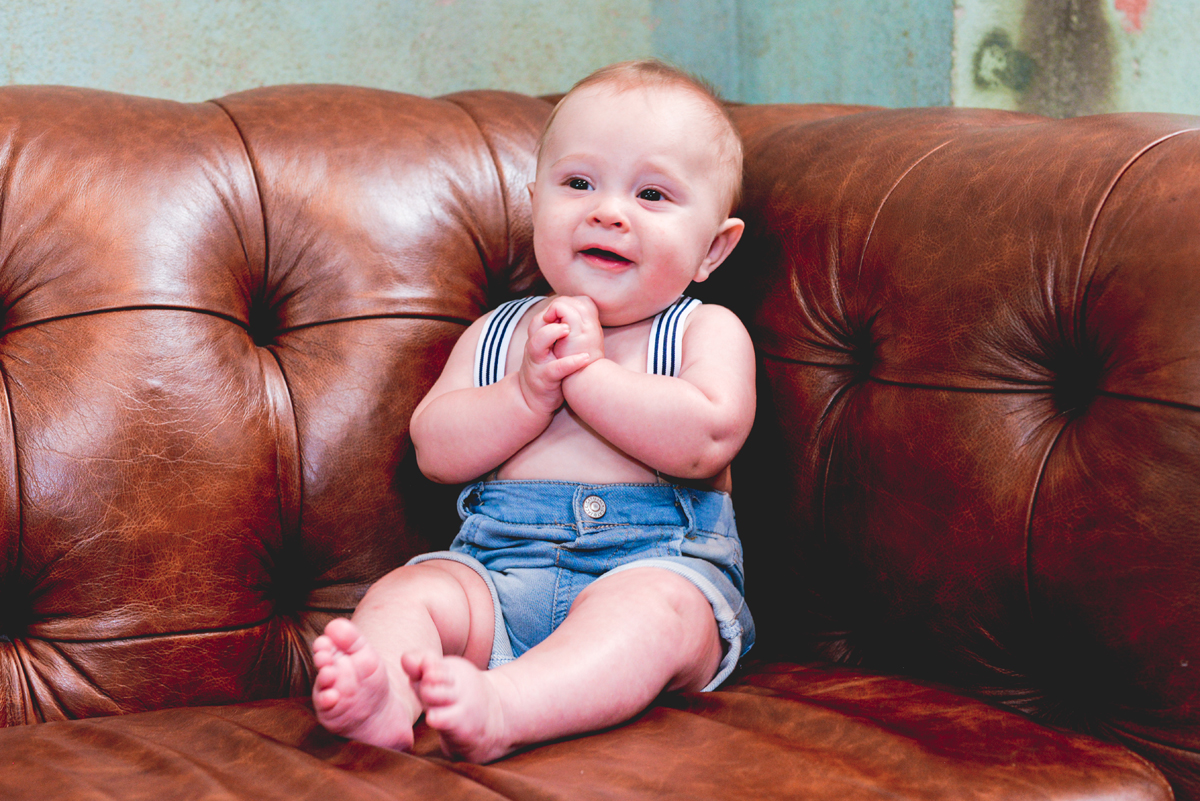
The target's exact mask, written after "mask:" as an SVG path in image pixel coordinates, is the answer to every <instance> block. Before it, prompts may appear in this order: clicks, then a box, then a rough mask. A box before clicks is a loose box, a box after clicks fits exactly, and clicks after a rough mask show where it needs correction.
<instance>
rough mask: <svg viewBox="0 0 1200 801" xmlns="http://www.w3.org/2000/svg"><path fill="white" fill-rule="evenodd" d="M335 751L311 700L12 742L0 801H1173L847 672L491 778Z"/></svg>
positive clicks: (95, 726)
mask: <svg viewBox="0 0 1200 801" xmlns="http://www.w3.org/2000/svg"><path fill="white" fill-rule="evenodd" d="M417 734H418V737H417V745H416V748H415V755H414V754H401V753H396V752H392V751H386V750H381V749H377V748H373V747H371V746H365V745H362V744H359V743H353V742H348V741H345V740H342V739H340V738H337V737H334V736H333V735H330V734H329V733H328V732H326V731H325V730H324V729H322V728H321V727H320V726H319V725H318V724H317V723H316V721H315V719H314V718H313V716H312V711H311V708H310V707H309V706H308V704H307V703H306V702H303V701H268V702H258V703H253V704H244V705H239V706H229V707H214V708H189V709H178V710H167V711H161V712H148V713H140V714H135V715H126V716H122V717H116V718H98V719H91V720H84V721H72V722H64V723H46V724H40V725H37V726H33V727H25V728H21V729H9V730H4V731H0V795H3V797H5V798H9V799H30V800H31V801H41V799H44V798H47V797H51V798H68V797H69V798H72V799H77V800H78V801H90V799H108V798H112V797H114V796H115V797H120V798H122V799H130V800H132V799H155V800H156V801H157V799H161V798H172V799H175V801H183V799H189V798H205V799H213V800H215V799H254V801H270V800H271V799H280V800H281V801H283V800H284V799H287V801H292V800H293V799H298V798H310V797H312V798H316V797H321V798H326V797H334V798H337V799H339V801H351V800H352V799H359V798H362V799H382V798H463V799H476V798H478V799H498V798H536V799H542V800H543V801H546V800H548V799H570V801H578V800H579V799H602V798H630V799H636V798H644V799H680V801H683V800H684V799H714V800H716V799H722V800H725V799H747V800H749V799H756V800H757V799H771V798H804V799H812V800H813V801H823V800H825V799H828V801H854V799H880V798H923V799H954V800H955V801H959V800H961V799H1028V798H1034V797H1036V798H1039V799H1047V800H1050V799H1079V798H1094V797H1105V798H1121V799H1129V801H1134V800H1138V801H1140V800H1142V799H1144V800H1145V801H1150V800H1151V799H1154V800H1155V801H1165V799H1168V798H1170V797H1171V796H1170V789H1169V788H1168V787H1167V785H1166V782H1165V781H1164V780H1163V778H1162V776H1161V775H1160V774H1159V773H1158V772H1157V771H1156V770H1155V769H1154V768H1153V767H1151V766H1150V765H1149V764H1147V763H1146V762H1145V761H1144V760H1142V759H1141V758H1139V757H1136V756H1134V755H1133V754H1131V753H1129V752H1128V751H1125V750H1124V749H1122V748H1120V747H1118V746H1113V745H1108V744H1104V743H1101V742H1099V741H1096V740H1093V739H1091V738H1088V737H1084V736H1081V735H1076V734H1068V733H1065V732H1060V731H1056V730H1053V729H1047V728H1044V727H1042V726H1039V725H1037V724H1035V723H1032V722H1030V721H1029V720H1027V719H1025V718H1024V717H1022V716H1020V715H1017V714H1015V713H1013V712H1009V711H1006V710H1002V709H999V708H996V707H993V706H989V705H987V704H984V703H980V702H978V701H974V700H970V699H967V698H963V697H961V696H957V695H954V694H951V693H949V692H947V691H945V690H942V689H938V688H936V687H933V686H929V685H925V684H919V683H913V682H909V681H905V680H901V679H896V678H890V677H886V676H880V675H875V674H870V673H865V672H860V671H855V670H850V669H847V668H831V667H818V666H809V667H801V666H796V665H767V666H758V667H757V668H756V669H753V670H751V671H748V672H746V673H744V674H743V675H742V676H741V677H740V678H739V679H738V680H736V681H735V682H733V683H732V684H731V685H729V686H727V687H726V688H725V689H723V690H722V691H719V692H715V693H708V694H701V693H692V694H684V695H679V696H669V697H666V698H664V699H663V701H662V703H661V704H659V705H656V706H654V707H652V708H651V709H649V710H648V711H647V712H645V713H644V714H642V715H640V716H639V717H637V718H636V719H635V720H633V721H632V722H630V723H629V724H627V725H624V726H620V727H617V728H615V729H611V730H609V731H606V732H602V733H600V734H596V735H592V736H588V737H580V738H573V739H568V740H564V741H561V742H556V743H551V744H549V745H544V746H541V747H538V748H533V749H529V750H526V751H523V752H520V753H517V754H514V755H512V756H510V757H508V758H507V759H503V760H501V761H499V762H496V763H493V764H491V765H485V766H479V765H470V764H466V763H455V762H449V761H447V760H445V759H443V758H441V757H440V756H438V755H437V754H438V750H437V740H436V737H435V734H434V732H433V731H432V730H430V729H428V728H426V727H424V726H423V725H422V726H420V727H418V733H417Z"/></svg>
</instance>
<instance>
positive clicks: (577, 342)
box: [520, 295, 604, 415]
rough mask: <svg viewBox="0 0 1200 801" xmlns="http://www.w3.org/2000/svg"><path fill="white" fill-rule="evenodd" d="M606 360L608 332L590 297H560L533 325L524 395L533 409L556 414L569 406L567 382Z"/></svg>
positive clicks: (523, 373) (522, 379)
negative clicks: (566, 380)
mask: <svg viewBox="0 0 1200 801" xmlns="http://www.w3.org/2000/svg"><path fill="white" fill-rule="evenodd" d="M603 358H604V329H603V328H602V327H601V325H600V315H599V312H598V311H597V309H596V304H595V303H593V302H592V299H591V298H589V297H586V296H582V295H581V296H577V297H573V296H567V295H559V296H557V297H555V298H554V299H553V300H551V302H550V305H549V306H547V307H546V310H545V311H544V312H543V313H542V314H541V315H540V316H538V317H535V318H534V319H533V320H532V321H531V322H530V324H529V338H528V339H527V340H526V342H525V354H524V356H523V358H522V360H521V371H520V382H521V394H522V395H524V397H525V402H526V403H527V404H528V405H529V408H531V409H533V410H535V411H538V412H542V413H545V414H548V415H553V414H554V413H555V412H557V411H558V410H559V408H561V407H562V405H563V403H565V398H564V396H563V381H564V380H565V379H566V378H567V377H568V376H570V375H572V374H573V373H576V372H578V371H579V370H582V369H583V368H584V367H586V366H588V365H589V364H592V363H594V362H596V361H599V360H600V359H603Z"/></svg>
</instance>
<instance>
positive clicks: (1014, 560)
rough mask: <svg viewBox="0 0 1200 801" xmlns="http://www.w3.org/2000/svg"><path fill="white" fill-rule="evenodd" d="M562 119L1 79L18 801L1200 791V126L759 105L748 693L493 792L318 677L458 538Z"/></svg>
mask: <svg viewBox="0 0 1200 801" xmlns="http://www.w3.org/2000/svg"><path fill="white" fill-rule="evenodd" d="M549 111H550V105H549V103H547V102H546V101H545V100H542V99H539V98H534V97H527V96H521V95H515V94H507V93H499V92H486V91H482V92H465V93H460V94H456V95H451V96H448V97H443V98H437V99H426V98H417V97H411V96H406V95H400V94H395V93H389V92H385V91H378V90H367V89H356V88H348V87H328V86H324V87H317V86H307V87H306V86H293V87H273V88H265V89H260V90H254V91H250V92H246V93H242V94H237V95H232V96H229V97H225V98H222V99H219V100H216V101H213V102H210V103H201V104H180V103H174V102H169V101H163V100H151V99H145V98H136V97H128V96H122V95H116V94H107V93H102V92H97V91H88V90H78V89H67V88H45V87H42V88H32V87H7V88H4V89H0V322H2V328H0V331H2V334H0V377H2V379H3V390H4V391H3V393H0V531H2V532H3V533H2V534H0V721H3V723H4V724H6V727H5V728H4V729H2V730H0V797H3V798H11V799H38V800H39V801H44V800H45V799H58V798H69V799H113V798H119V799H127V798H128V799H143V798H144V799H151V798H153V799H160V798H172V799H193V798H195V799H200V798H203V799H225V798H239V799H241V798H246V799H250V798H253V799H296V798H316V797H322V798H324V797H335V798H338V799H346V800H348V799H359V798H363V799H378V798H466V799H475V798H478V799H495V798H523V799H524V798H530V799H533V798H536V799H557V798H562V799H586V798H613V797H620V798H677V799H708V798H711V799H734V798H737V799H765V798H767V799H769V798H808V799H838V800H841V799H877V798H883V797H887V798H920V799H934V798H936V799H1001V798H1004V799H1017V798H1020V799H1027V798H1038V799H1068V798H1069V799H1084V798H1105V799H1116V798H1120V799H1166V798H1170V797H1171V796H1172V792H1174V794H1176V795H1177V796H1178V797H1180V798H1200V761H1198V759H1197V751H1198V749H1200V728H1198V721H1200V694H1198V693H1200V615H1198V614H1197V613H1198V605H1200V593H1198V592H1197V589H1198V582H1200V539H1198V538H1197V535H1198V533H1200V133H1198V132H1197V127H1198V123H1200V120H1197V119H1194V118H1187V117H1172V116H1166V115H1152V114H1127V115H1111V116H1101V117H1092V118H1083V119H1075V120H1069V121H1054V120H1048V119H1043V118H1038V117H1032V116H1023V115H1018V114H1010V113H1004V112H996V111H969V110H951V109H917V110H895V111H888V110H873V109H862V108H850V107H833V106H741V107H737V108H736V109H735V111H734V114H735V117H736V120H737V122H738V124H739V126H740V127H741V129H742V131H743V133H744V136H745V140H746V151H747V166H746V192H745V199H744V202H743V204H742V208H741V210H740V214H741V216H743V217H744V219H746V221H747V235H746V237H745V239H744V240H743V244H742V245H740V246H739V248H738V251H737V253H736V254H735V257H734V258H733V259H732V260H731V262H730V263H728V264H727V265H725V266H723V267H722V268H721V269H720V270H719V271H718V272H717V273H716V274H715V275H714V276H713V278H712V279H711V280H710V281H709V282H707V283H706V284H703V285H700V286H698V287H697V292H698V294H699V295H700V296H701V297H702V298H704V299H705V300H708V301H716V302H722V303H725V304H727V305H729V306H730V307H731V308H733V309H734V310H735V311H737V312H738V313H739V314H740V315H742V317H743V319H744V320H745V321H746V323H747V325H748V326H749V327H750V329H751V332H752V334H753V336H754V338H755V341H756V344H757V347H758V350H759V354H760V364H759V377H760V384H761V386H760V392H759V410H758V417H757V421H756V427H755V431H754V434H753V435H752V437H751V440H750V442H749V443H747V446H746V448H745V450H744V451H743V453H742V454H741V455H740V456H739V458H738V461H737V463H736V465H735V473H734V475H735V501H736V505H737V509H738V515H739V525H740V528H741V532H742V537H743V540H744V543H745V549H746V574H747V583H748V589H749V602H750V604H751V608H752V609H753V611H754V614H755V617H756V621H757V624H758V632H759V637H758V639H759V642H758V645H757V646H756V650H755V652H753V653H752V655H751V656H752V657H754V659H753V660H752V661H750V662H748V663H747V664H746V665H745V666H743V667H742V668H741V669H740V670H739V672H738V673H737V674H736V675H735V676H734V678H733V679H732V680H731V681H730V682H729V683H728V684H727V685H725V686H724V687H723V688H722V689H721V690H720V691H718V692H715V693H712V694H705V695H701V694H687V695H677V696H667V697H664V698H662V699H661V701H660V702H659V703H657V704H655V705H654V706H652V707H651V708H650V709H649V710H647V711H646V712H645V713H644V714H642V715H640V716H639V717H637V718H636V719H634V720H633V721H631V722H629V723H628V724H626V725H623V726H619V727H616V728H614V729H612V730H608V731H604V732H600V733H596V734H593V735H590V736H585V737H579V738H572V739H569V740H565V741H561V742H556V743H551V744H547V745H543V746H541V747H537V748H533V749H529V750H526V751H523V752H520V753H517V754H515V755H513V756H511V757H509V758H507V759H504V760H501V761H499V762H496V763H494V764H491V765H486V766H477V765H469V764H463V763H455V762H450V761H447V760H445V759H443V758H441V757H440V756H438V753H437V747H436V741H435V738H434V737H433V736H432V734H431V732H430V731H429V730H428V729H426V728H425V727H423V726H421V727H419V728H418V740H417V745H416V747H415V748H414V751H413V753H396V752H391V751H386V750H381V749H377V748H372V747H368V746H363V745H360V744H357V743H353V742H347V741H345V740H342V739H340V738H338V737H334V736H332V735H330V734H329V733H327V732H326V731H325V730H324V729H322V728H321V727H320V726H318V725H317V724H316V722H315V720H314V718H313V715H312V711H311V706H310V704H309V702H308V700H307V694H308V689H309V681H310V678H311V675H312V668H311V664H310V661H309V650H308V649H309V642H310V641H311V640H312V638H313V637H314V636H315V634H316V633H317V632H318V631H319V630H320V629H321V628H322V627H323V626H324V624H325V623H326V621H328V620H329V619H330V618H331V617H332V616H334V615H344V614H348V613H349V612H350V611H351V610H352V609H353V607H354V605H355V603H356V601H357V600H358V599H359V598H360V597H361V596H362V594H363V592H364V591H365V588H366V587H367V586H368V585H369V584H370V583H371V582H372V581H373V580H374V579H376V578H378V577H379V576H380V575H382V574H383V573H384V572H386V571H387V570H389V569H391V568H392V567H394V566H396V565H398V564H401V563H403V562H404V561H405V560H407V559H408V557H410V556H411V555H413V554H415V553H418V552H421V551H425V550H429V549H433V548H438V547H443V546H444V545H445V544H446V543H447V542H448V541H449V540H450V538H451V537H452V536H453V533H454V530H455V527H456V523H457V518H456V516H455V514H454V504H453V497H454V494H455V488H453V487H440V486H437V485H434V484H432V483H430V482H428V481H426V480H425V479H423V478H422V477H421V476H420V474H419V473H418V471H417V469H416V467H415V463H414V460H413V455H412V450H411V448H410V443H409V440H408V437H407V425H408V418H409V415H410V413H411V411H412V409H413V407H414V405H415V404H416V403H417V401H418V400H419V399H420V398H421V396H422V394H423V393H424V392H425V390H426V389H427V388H428V387H429V386H430V384H431V383H432V381H433V380H434V378H435V377H436V375H437V373H438V370H439V367H440V365H441V363H442V362H443V360H444V359H445V358H446V356H447V354H448V352H449V349H450V347H451V345H452V344H453V342H454V340H455V338H456V337H457V336H458V334H459V333H460V332H461V331H462V330H463V328H464V327H465V326H466V325H467V324H468V323H469V322H470V321H471V320H473V319H475V318H477V317H478V316H479V315H481V314H483V313H484V312H485V311H487V310H488V309H489V308H491V307H493V306H495V305H496V304H497V303H499V302H501V301H503V300H505V299H507V298H510V297H513V296H516V295H519V294H522V293H526V292H529V291H531V290H534V289H537V288H538V283H539V278H538V274H537V270H536V266H535V264H534V262H533V258H532V252H531V247H530V221H529V220H530V215H529V203H528V196H527V193H526V189H525V186H526V184H527V182H528V181H529V180H530V179H531V177H532V174H533V166H534V165H533V155H532V151H533V147H534V143H535V140H536V138H537V135H538V132H539V130H540V127H541V125H542V123H543V121H544V120H545V119H546V116H547V115H548V113H549Z"/></svg>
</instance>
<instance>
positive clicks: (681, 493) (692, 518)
mask: <svg viewBox="0 0 1200 801" xmlns="http://www.w3.org/2000/svg"><path fill="white" fill-rule="evenodd" d="M671 489H673V490H675V505H676V506H677V507H679V510H680V511H682V512H683V517H684V519H685V520H687V530H688V533H689V534H692V533H694V532H695V531H696V510H695V509H694V508H693V507H692V493H691V492H689V491H688V490H686V489H684V488H683V487H680V486H679V485H677V484H673V485H671Z"/></svg>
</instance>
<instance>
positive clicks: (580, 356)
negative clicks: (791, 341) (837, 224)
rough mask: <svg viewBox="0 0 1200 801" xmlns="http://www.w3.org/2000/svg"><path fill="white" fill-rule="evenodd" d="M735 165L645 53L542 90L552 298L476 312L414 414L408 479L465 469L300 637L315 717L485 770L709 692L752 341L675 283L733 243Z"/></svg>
mask: <svg viewBox="0 0 1200 801" xmlns="http://www.w3.org/2000/svg"><path fill="white" fill-rule="evenodd" d="M741 162H742V154H741V143H740V141H739V139H738V136H737V133H736V131H735V130H734V129H733V126H732V125H731V123H730V121H729V119H728V117H727V116H726V114H725V112H724V110H723V109H722V107H721V106H720V104H719V103H718V102H717V101H716V100H715V99H714V97H713V96H712V94H711V93H710V92H709V91H708V90H707V89H705V88H704V87H703V85H701V84H699V83H698V82H696V81H695V80H693V79H692V78H690V77H688V76H686V75H684V74H682V73H680V72H678V71H676V70H674V69H672V68H670V67H667V66H665V65H663V64H661V63H658V62H653V61H650V62H633V63H624V64H617V65H613V66H611V67H606V68H604V69H602V70H600V71H598V72H597V73H594V74H593V75H591V76H589V77H587V78H585V79H584V80H582V81H580V82H579V83H578V84H577V85H576V86H575V87H574V88H573V89H572V90H571V91H570V93H568V94H567V95H566V97H564V98H563V100H562V102H560V103H559V104H558V106H557V108H556V109H555V110H554V113H553V114H552V115H551V117H550V121H549V122H548V123H547V126H546V130H545V132H544V133H543V135H542V141H541V143H540V145H539V149H538V159H537V174H536V180H535V181H534V183H533V184H531V185H530V186H529V191H530V194H531V197H532V203H533V224H534V250H535V253H536V255H537V262H538V265H539V267H540V268H541V271H542V274H543V275H544V276H545V278H546V280H547V281H548V282H549V284H550V286H551V287H552V288H553V290H554V293H555V294H554V295H552V296H550V297H548V298H526V299H522V300H519V301H513V302H510V303H507V304H504V305H502V306H501V307H500V308H498V309H496V310H494V311H493V312H492V313H490V314H488V315H486V316H484V317H482V318H480V319H479V320H477V321H476V322H475V323H474V324H473V325H471V327H470V328H468V329H467V330H466V332H465V333H464V334H463V335H462V337H461V338H460V339H459V340H458V343H457V344H456V345H455V347H454V350H453V351H452V353H451V354H450V357H449V360H448V361H447V363H446V366H445V369H444V371H443V372H442V374H441V376H440V377H439V378H438V380H437V382H436V383H435V384H434V385H433V388H432V389H431V390H430V391H429V394H428V395H427V396H426V397H425V398H424V399H423V400H422V401H421V403H420V404H419V405H418V406H417V408H416V410H415V411H414V413H413V418H412V428H411V432H412V440H413V445H414V446H415V448H416V455H417V461H418V464H419V466H420V468H421V470H422V472H424V473H425V475H427V476H429V477H430V478H432V479H433V480H435V481H440V482H446V483H459V482H466V481H474V482H475V483H472V484H470V485H469V486H468V487H467V488H466V489H465V490H464V491H463V493H462V495H461V496H460V497H459V513H460V515H461V516H462V518H463V521H464V522H463V525H462V528H461V529H460V531H459V534H458V536H457V538H456V539H455V540H454V543H453V544H452V545H451V550H449V551H445V552H440V553H432V554H425V555H423V556H419V557H417V558H415V559H413V560H412V561H411V562H409V564H408V565H406V566H404V567H401V568H399V569H397V570H395V571H393V572H392V573H390V574H388V575H386V576H384V577H383V578H382V579H381V580H380V581H379V582H377V583H376V584H375V585H373V586H372V587H371V589H370V591H369V592H368V593H367V594H366V596H365V597H364V598H363V600H362V602H361V603H360V604H359V606H358V608H357V609H356V610H355V613H354V617H353V619H352V620H349V621H348V620H344V619H337V620H333V621H331V622H330V623H329V625H328V626H327V627H326V629H325V633H324V634H323V635H322V636H321V637H318V638H317V640H316V641H315V643H314V645H313V661H314V663H315V664H316V666H317V668H318V673H317V676H316V680H315V683H314V687H313V705H314V706H315V708H316V712H317V717H318V719H319V720H320V721H321V723H322V724H324V725H325V726H326V727H327V728H329V729H330V730H331V731H333V732H335V733H338V734H342V735H344V736H347V737H351V738H353V739H356V740H360V741H363V742H367V743H371V744H375V745H382V746H387V747H390V748H396V749H406V748H408V747H410V746H411V745H412V742H413V728H412V727H413V723H414V722H415V721H416V719H417V718H418V717H419V716H420V715H421V714H422V713H424V715H425V720H426V722H427V723H428V725H429V726H431V727H432V728H434V729H436V730H437V731H438V733H439V735H440V738H441V743H442V748H443V750H444V751H445V752H446V753H447V754H448V755H450V756H453V757H456V758H462V759H467V760H471V761H475V762H486V761H489V760H493V759H497V758H499V757H501V756H504V755H505V754H507V753H509V752H511V751H513V750H514V749H517V748H520V747H521V746H524V745H529V744H533V743H538V742H542V741H545V740H549V739H553V738H557V737H562V736H565V735H570V734H578V733H582V732H587V731H592V730H595V729H599V728H602V727H605V726H611V725H615V724H617V723H620V722H623V721H625V720H627V719H629V718H630V717H632V716H633V715H635V714H637V713H638V712H640V711H642V710H643V709H645V708H646V707H647V706H648V705H649V704H650V703H651V701H653V700H654V698H655V697H656V696H657V695H659V694H660V693H661V692H663V691H664V690H667V691H673V690H708V689H712V688H714V687H716V686H717V685H718V684H719V683H720V682H721V681H723V680H724V679H725V678H726V677H727V676H728V675H729V673H730V672H731V671H732V670H733V668H734V666H735V665H736V663H737V661H738V659H739V657H741V656H742V655H743V654H744V653H745V652H746V651H747V650H748V649H749V648H750V646H751V644H752V643H753V639H754V626H753V622H752V620H751V618H750V613H749V611H748V610H747V608H746V605H745V601H744V600H743V594H742V549H741V544H740V542H739V541H738V537H737V531H736V528H735V526H734V520H733V508H732V505H731V503H730V500H729V494H728V493H729V490H730V469H729V465H730V462H731V461H732V460H733V457H734V455H735V454H736V453H737V452H738V449H739V448H740V447H741V446H742V444H743V442H744V441H745V439H746V436H747V435H748V433H749V431H750V425H751V423H752V421H753V418H754V404H755V397H754V351H753V347H752V345H751V342H750V337H749V335H748V334H747V333H746V330H745V328H744V327H743V326H742V324H741V323H740V322H739V320H738V319H737V317H735V316H734V315H733V314H732V313H731V312H730V311H728V310H727V309H725V308H723V307H721V306H714V305H707V304H706V305H702V304H700V303H699V302H698V301H695V300H693V299H691V298H687V297H686V296H684V295H683V293H684V291H685V290H686V289H687V288H688V285H689V284H690V283H691V282H692V281H703V280H705V279H706V278H707V277H708V276H709V274H710V273H712V271H713V270H715V269H716V268H717V266H718V265H720V264H721V262H722V261H724V260H725V257H726V256H728V255H729V253H730V251H732V250H733V248H734V246H735V245H736V244H737V242H738V239H739V238H740V237H741V234H742V229H743V223H742V221H741V220H738V219H733V218H731V217H730V216H729V214H730V212H731V210H732V208H733V206H734V204H735V203H736V201H737V196H738V192H739V188H740V183H741V170H742V166H741ZM481 476H484V477H485V478H483V479H482V480H480V477H481Z"/></svg>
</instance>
